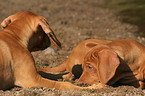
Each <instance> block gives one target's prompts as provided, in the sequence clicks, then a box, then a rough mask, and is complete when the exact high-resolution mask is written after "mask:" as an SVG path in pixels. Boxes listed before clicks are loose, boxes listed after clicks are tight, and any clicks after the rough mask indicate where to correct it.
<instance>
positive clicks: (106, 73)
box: [98, 49, 120, 84]
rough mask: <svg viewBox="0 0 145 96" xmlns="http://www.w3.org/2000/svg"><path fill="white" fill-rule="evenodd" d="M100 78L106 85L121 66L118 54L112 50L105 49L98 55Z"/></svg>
mask: <svg viewBox="0 0 145 96" xmlns="http://www.w3.org/2000/svg"><path fill="white" fill-rule="evenodd" d="M98 56H99V59H100V60H99V61H100V62H99V65H98V72H99V74H98V75H99V78H100V80H101V82H102V83H104V84H106V83H107V82H108V81H109V80H110V79H111V78H113V76H114V75H115V72H116V69H117V67H118V66H119V64H120V61H119V58H118V56H117V54H116V53H115V52H114V51H113V50H111V49H103V50H101V51H100V52H99V53H98Z"/></svg>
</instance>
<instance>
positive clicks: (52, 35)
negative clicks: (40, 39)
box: [48, 31, 61, 47]
mask: <svg viewBox="0 0 145 96" xmlns="http://www.w3.org/2000/svg"><path fill="white" fill-rule="evenodd" d="M48 36H49V37H50V40H51V41H52V42H53V43H54V44H55V45H56V46H57V47H61V43H60V42H59V40H58V39H57V38H56V36H55V34H54V32H53V31H52V32H50V33H48Z"/></svg>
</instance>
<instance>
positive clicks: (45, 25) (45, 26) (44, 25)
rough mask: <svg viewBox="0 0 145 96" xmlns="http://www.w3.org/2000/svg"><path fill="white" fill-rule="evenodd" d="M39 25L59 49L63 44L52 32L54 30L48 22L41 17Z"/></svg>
mask: <svg viewBox="0 0 145 96" xmlns="http://www.w3.org/2000/svg"><path fill="white" fill-rule="evenodd" d="M38 23H39V25H40V26H41V27H42V29H43V31H44V32H45V33H46V34H48V36H49V37H50V40H51V41H52V42H53V43H54V44H55V45H56V46H57V47H61V43H60V42H59V40H58V39H57V38H56V36H55V34H54V32H53V31H52V29H51V28H50V26H49V24H48V23H47V20H46V19H45V18H43V17H41V19H40V20H39V21H38Z"/></svg>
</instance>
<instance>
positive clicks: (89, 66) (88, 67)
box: [86, 64, 94, 71]
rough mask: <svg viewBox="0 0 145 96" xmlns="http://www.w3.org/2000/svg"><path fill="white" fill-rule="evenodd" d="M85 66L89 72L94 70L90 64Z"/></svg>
mask: <svg viewBox="0 0 145 96" xmlns="http://www.w3.org/2000/svg"><path fill="white" fill-rule="evenodd" d="M86 66H87V69H88V70H89V71H91V70H93V69H94V68H93V67H92V66H91V65H90V64H86Z"/></svg>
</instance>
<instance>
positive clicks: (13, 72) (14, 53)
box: [0, 12, 93, 90]
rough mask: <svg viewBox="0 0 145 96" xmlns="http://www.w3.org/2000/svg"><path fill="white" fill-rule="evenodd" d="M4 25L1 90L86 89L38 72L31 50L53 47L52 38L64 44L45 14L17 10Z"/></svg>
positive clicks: (0, 43) (0, 34)
mask: <svg viewBox="0 0 145 96" xmlns="http://www.w3.org/2000/svg"><path fill="white" fill-rule="evenodd" d="M1 26H2V28H3V30H2V31H1V32H0V89H2V90H6V89H9V88H11V87H13V86H14V85H17V86H20V87H47V88H55V89H60V90H79V89H84V88H82V87H78V86H75V85H73V84H71V83H69V82H57V81H52V80H48V79H45V78H42V77H41V76H40V75H39V74H38V73H37V71H36V68H35V65H34V64H35V63H34V59H33V57H32V55H31V53H30V52H32V51H37V50H43V49H45V48H47V47H49V46H50V40H49V38H48V37H50V39H51V40H52V41H53V42H54V43H55V44H56V45H57V46H59V47H60V46H61V44H60V42H59V41H58V40H57V38H56V37H55V35H54V33H53V31H52V30H51V28H50V27H49V25H48V23H47V21H46V19H45V18H44V17H42V16H40V15H37V14H34V13H32V12H23V13H16V14H14V15H11V16H9V17H8V18H6V19H5V20H4V21H3V22H2V23H1ZM47 33H48V35H49V36H47V35H46V34H47ZM89 88H93V87H89Z"/></svg>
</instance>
